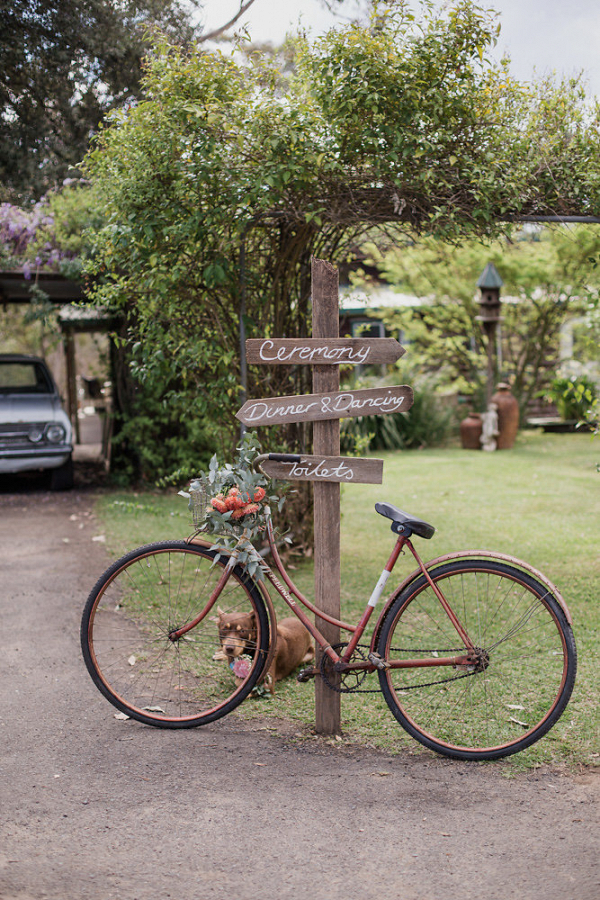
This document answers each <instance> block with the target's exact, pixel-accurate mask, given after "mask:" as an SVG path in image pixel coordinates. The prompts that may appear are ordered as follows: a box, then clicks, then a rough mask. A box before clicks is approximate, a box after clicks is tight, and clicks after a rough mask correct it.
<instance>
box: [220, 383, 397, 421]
mask: <svg viewBox="0 0 600 900" xmlns="http://www.w3.org/2000/svg"><path fill="white" fill-rule="evenodd" d="M412 403H413V391H412V388H410V387H409V386H408V385H406V384H400V385H394V386H391V387H386V388H365V389H362V390H356V391H335V392H333V393H330V394H297V395H295V396H291V397H271V398H269V399H263V400H247V401H246V403H244V405H243V406H242V408H241V409H240V410H238V412H237V413H236V416H237V418H238V419H239V420H240V421H241V422H243V423H244V425H250V426H252V425H281V424H283V423H286V422H322V421H325V420H327V419H346V418H351V417H355V416H375V415H383V414H385V413H397V412H404V411H405V410H407V409H410V407H411V406H412Z"/></svg>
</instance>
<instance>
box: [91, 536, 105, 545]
mask: <svg viewBox="0 0 600 900" xmlns="http://www.w3.org/2000/svg"><path fill="white" fill-rule="evenodd" d="M92 540H93V541H98V542H99V543H100V544H105V543H106V535H105V534H96V535H94V537H93V538H92Z"/></svg>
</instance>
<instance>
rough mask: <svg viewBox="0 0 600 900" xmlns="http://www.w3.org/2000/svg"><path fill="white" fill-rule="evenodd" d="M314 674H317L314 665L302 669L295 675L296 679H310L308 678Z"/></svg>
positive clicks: (301, 680)
mask: <svg viewBox="0 0 600 900" xmlns="http://www.w3.org/2000/svg"><path fill="white" fill-rule="evenodd" d="M316 675H318V672H317V670H316V669H315V667H314V666H309V667H308V669H302V671H301V672H298V674H297V675H296V681H300V682H304V681H310V679H311V678H315V676H316Z"/></svg>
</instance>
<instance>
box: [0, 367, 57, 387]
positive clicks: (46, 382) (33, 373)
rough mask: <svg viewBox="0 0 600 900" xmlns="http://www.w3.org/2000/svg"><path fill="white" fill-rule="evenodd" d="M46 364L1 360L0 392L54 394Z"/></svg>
mask: <svg viewBox="0 0 600 900" xmlns="http://www.w3.org/2000/svg"><path fill="white" fill-rule="evenodd" d="M52 393H54V389H53V386H52V383H51V381H50V379H49V378H48V375H47V373H46V370H45V368H44V366H42V365H40V363H35V362H0V394H52Z"/></svg>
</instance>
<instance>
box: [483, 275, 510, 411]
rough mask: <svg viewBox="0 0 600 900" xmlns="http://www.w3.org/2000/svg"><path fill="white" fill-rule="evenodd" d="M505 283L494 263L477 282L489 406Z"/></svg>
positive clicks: (492, 390)
mask: <svg viewBox="0 0 600 900" xmlns="http://www.w3.org/2000/svg"><path fill="white" fill-rule="evenodd" d="M503 283H504V282H503V281H502V279H501V278H500V275H499V274H498V270H497V269H496V266H495V265H494V263H488V264H487V266H486V267H485V269H484V270H483V272H482V273H481V275H480V276H479V280H478V282H477V287H478V288H479V290H480V291H481V300H480V301H479V308H480V310H481V315H480V316H477V319H478V320H479V321H480V322H481V324H482V325H483V330H484V332H485V336H486V339H487V385H486V403H487V405H488V406H489V404H490V402H491V399H492V394H493V392H494V371H495V368H496V365H495V362H496V361H495V359H494V355H495V354H494V351H495V343H496V340H495V338H496V328H497V326H498V323H499V322H500V288H501V287H502V285H503Z"/></svg>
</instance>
